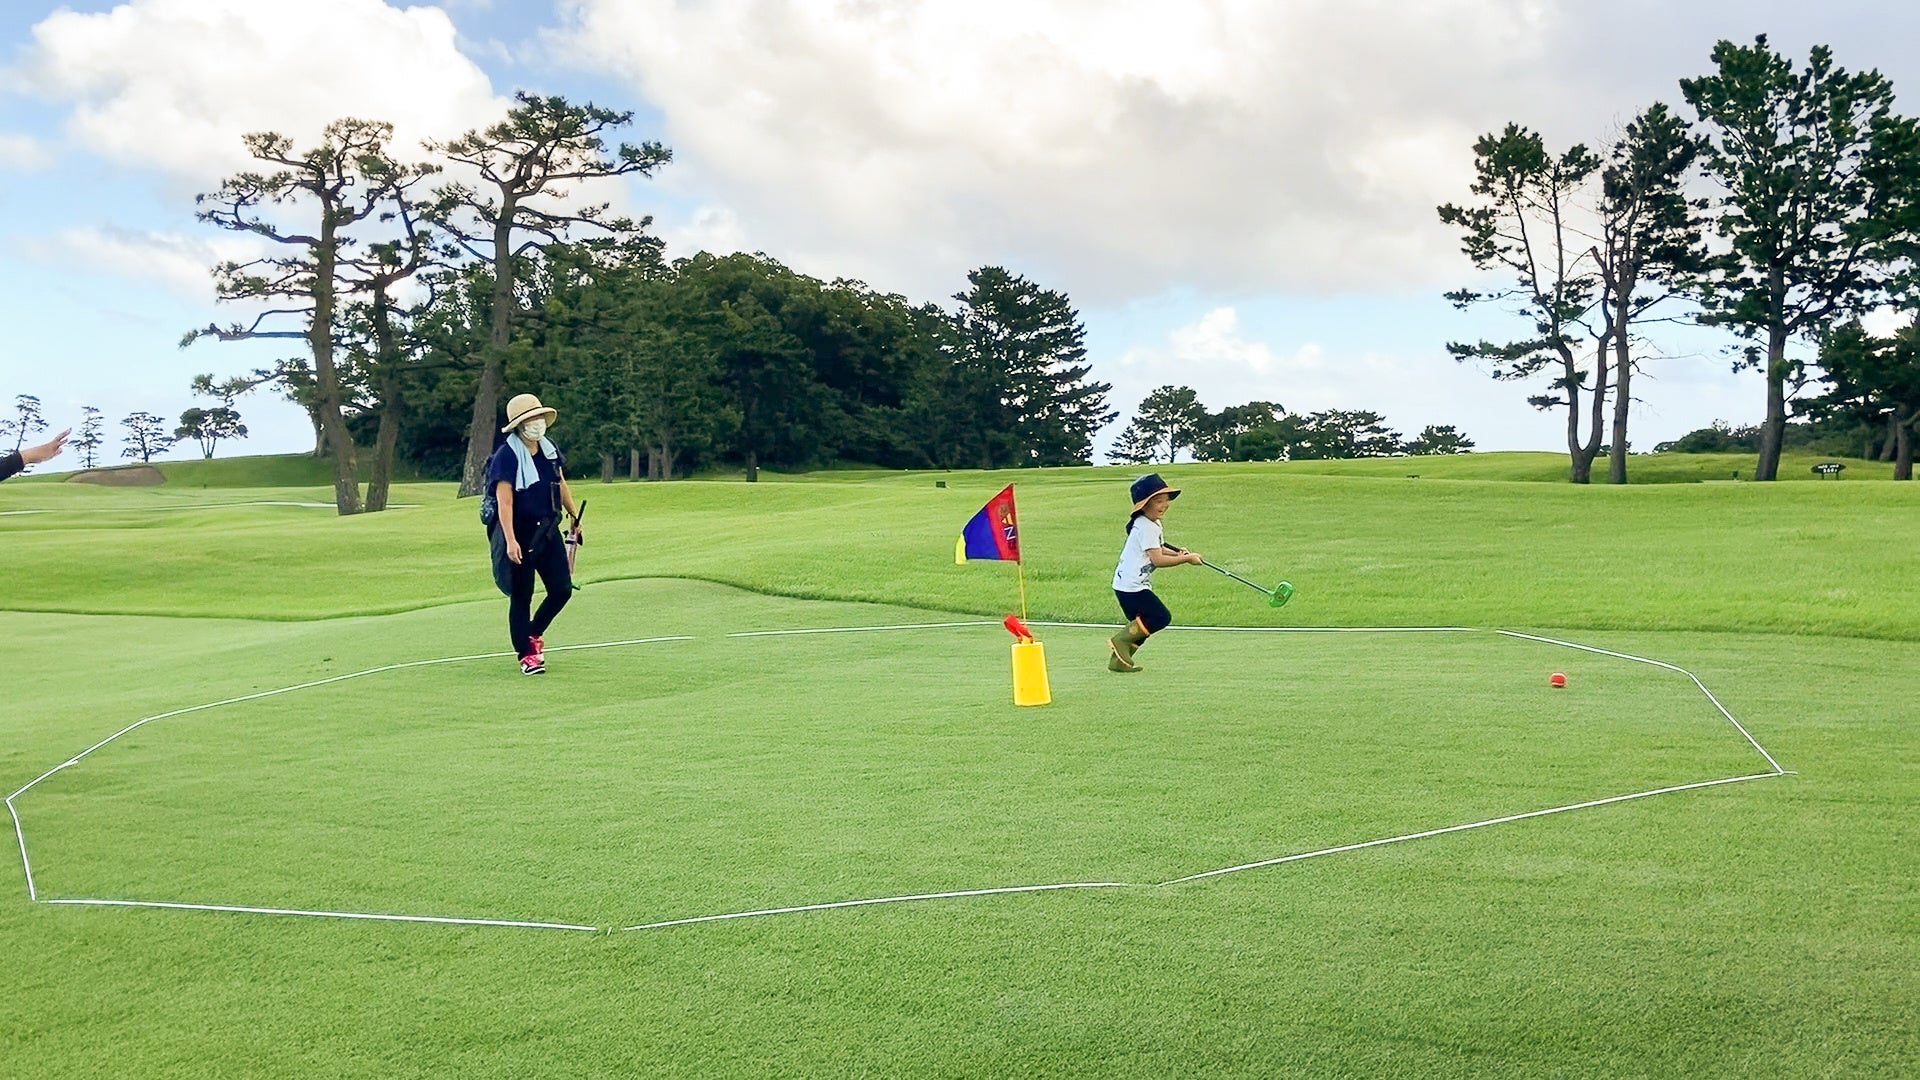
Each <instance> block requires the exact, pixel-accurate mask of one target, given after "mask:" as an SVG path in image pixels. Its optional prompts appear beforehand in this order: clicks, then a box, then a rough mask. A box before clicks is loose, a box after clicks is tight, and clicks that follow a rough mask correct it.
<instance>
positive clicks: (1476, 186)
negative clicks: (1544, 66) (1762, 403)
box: [1439, 35, 1920, 483]
mask: <svg viewBox="0 0 1920 1080" xmlns="http://www.w3.org/2000/svg"><path fill="white" fill-rule="evenodd" d="M1712 60H1713V63H1714V66H1715V69H1714V70H1713V71H1712V72H1710V73H1708V74H1706V75H1703V76H1700V77H1698V78H1692V79H1682V80H1680V84H1679V89H1680V93H1681V96H1682V97H1683V98H1684V99H1685V101H1686V103H1687V105H1688V106H1689V107H1691V109H1692V110H1693V113H1694V117H1693V119H1692V121H1689V120H1687V119H1685V118H1683V117H1681V116H1679V115H1677V114H1676V113H1674V112H1673V111H1672V110H1671V109H1669V107H1668V106H1667V105H1666V104H1664V103H1658V102H1656V103H1655V104H1653V105H1651V106H1649V107H1648V108H1647V109H1646V110H1644V111H1643V112H1641V113H1640V114H1639V115H1638V116H1636V117H1635V118H1634V119H1633V120H1632V121H1630V122H1629V123H1627V124H1626V125H1625V126H1624V128H1622V130H1621V131H1619V132H1618V133H1617V134H1615V135H1613V136H1611V137H1609V138H1608V139H1607V140H1606V141H1605V143H1604V144H1603V145H1601V146H1600V147H1599V148H1598V149H1593V148H1589V147H1588V146H1586V145H1585V144H1575V145H1573V146H1570V147H1568V148H1566V149H1564V150H1556V149H1554V148H1552V147H1550V146H1549V145H1548V144H1547V141H1546V140H1545V138H1544V137H1542V136H1541V135H1540V134H1539V133H1537V132H1534V131H1532V130H1530V129H1528V128H1527V127H1525V126H1523V125H1521V124H1518V123H1510V124H1508V125H1507V126H1506V127H1505V129H1504V130H1502V131H1500V132H1497V133H1490V134H1487V135H1484V136H1482V137H1481V138H1480V139H1479V140H1478V141H1477V142H1476V143H1475V144H1474V160H1475V179H1474V182H1473V184H1472V188H1471V194H1472V196H1473V198H1472V199H1471V200H1470V201H1468V202H1465V203H1462V204H1453V203H1448V204H1446V205H1443V206H1441V207H1439V216H1440V220H1441V221H1442V222H1443V223H1445V224H1447V225H1451V226H1454V227H1457V228H1458V229H1459V230H1460V237H1461V250H1462V251H1463V252H1464V253H1465V254H1466V256H1467V257H1468V259H1469V260H1470V261H1471V262H1472V264H1473V265H1474V266H1475V267H1476V268H1478V269H1480V270H1482V271H1486V272H1488V274H1487V277H1486V279H1485V280H1487V281H1489V282H1492V284H1486V285H1477V286H1474V287H1469V288H1463V289H1459V290H1456V291H1454V292H1450V293H1448V294H1447V296H1448V299H1450V300H1452V301H1453V302H1454V303H1455V304H1456V305H1457V306H1459V307H1461V308H1467V307H1471V306H1473V305H1477V304H1497V305H1500V306H1502V307H1504V308H1506V309H1507V310H1509V311H1511V312H1512V313H1513V314H1515V315H1516V316H1518V317H1519V319H1520V320H1521V322H1522V324H1523V325H1524V326H1525V330H1524V332H1523V333H1521V334H1520V335H1518V336H1516V337H1514V338H1513V339H1511V340H1505V341H1485V340H1483V341H1478V342H1454V343H1450V344H1449V345H1448V346H1447V349H1448V351H1449V352H1450V353H1451V354H1452V355H1453V356H1454V357H1455V358H1456V359H1458V360H1462V361H1471V362H1476V363H1480V364H1483V365H1485V367H1486V368H1487V370H1488V372H1489V374H1491V375H1492V377H1493V378H1495V379H1501V380H1516V381H1523V380H1524V381H1535V382H1537V381H1538V380H1539V379H1541V378H1544V379H1545V382H1546V391H1545V392H1543V393H1534V394H1532V395H1530V396H1529V398H1528V401H1529V402H1530V403H1532V404H1533V405H1534V406H1536V407H1538V408H1541V409H1548V410H1559V411H1560V412H1561V413H1562V414H1563V415H1564V417H1565V420H1566V439H1567V453H1568V457H1569V460H1570V463H1571V469H1570V475H1571V478H1572V479H1573V480H1574V482H1576V483H1585V482H1587V481H1588V480H1589V478H1590V475H1591V470H1592V465H1593V462H1594V459H1595V458H1596V456H1597V455H1598V454H1599V453H1600V452H1601V450H1602V447H1603V446H1605V447H1607V448H1608V450H1609V456H1608V466H1607V475H1608V479H1609V480H1610V481H1611V482H1613V483H1624V482H1626V478H1627V476H1626V465H1627V462H1626V450H1627V445H1628V443H1627V419H1628V417H1627V413H1628V406H1629V403H1630V402H1631V400H1632V393H1633V391H1632V386H1633V382H1632V377H1633V375H1634V374H1635V373H1636V372H1637V371H1639V370H1640V369H1641V368H1642V366H1643V365H1644V364H1645V363H1646V361H1647V358H1646V356H1645V351H1644V349H1643V346H1644V344H1645V339H1644V330H1645V329H1646V327H1647V326H1648V325H1649V324H1651V323H1653V322H1657V321H1665V320H1674V319H1680V320H1685V321H1690V322H1693V323H1695V324H1697V325H1700V326H1706V327H1719V328H1724V329H1725V330H1728V331H1731V332H1732V333H1733V334H1734V335H1735V337H1736V338H1737V339H1738V342H1739V344H1738V345H1737V346H1736V347H1735V349H1734V350H1733V353H1734V357H1735V358H1734V361H1733V366H1734V369H1735V370H1736V371H1738V370H1745V369H1757V370H1759V371H1760V372H1762V373H1763V375H1764V382H1765V389H1766V412H1765V419H1764V421H1763V422H1762V423H1761V424H1760V425H1759V431H1758V440H1757V449H1756V452H1757V454H1758V462H1757V466H1756V468H1755V471H1754V478H1755V479H1758V480H1772V479H1774V478H1775V477H1776V475H1777V473H1778V469H1779V458H1780V451H1781V448H1782V445H1783V442H1784V438H1785V434H1786V429H1787V423H1788V408H1787V407H1788V403H1789V398H1790V396H1791V395H1793V394H1797V393H1800V392H1801V391H1806V393H1805V394H1804V396H1802V397H1801V399H1800V401H1799V402H1798V411H1800V412H1803V413H1806V414H1809V415H1813V416H1816V417H1817V416H1829V415H1842V416H1846V417H1848V418H1851V419H1854V420H1857V421H1861V422H1866V423H1871V424H1876V425H1879V426H1880V427H1881V428H1882V430H1884V431H1885V433H1886V437H1887V439H1888V441H1889V442H1891V443H1892V444H1893V453H1894V461H1895V476H1896V477H1897V478H1898V479H1903V480H1904V479H1910V478H1911V477H1912V468H1913V451H1912V437H1913V432H1914V426H1915V424H1916V421H1920V329H1916V326H1915V319H1914V316H1915V315H1916V314H1920V260H1916V258H1915V256H1916V252H1920V123H1916V121H1915V120H1913V119H1912V118H1909V117H1905V116H1901V115H1898V114H1896V113H1895V112H1894V111H1893V104H1894V94H1893V86H1892V84H1891V82H1889V81H1888V80H1887V79H1886V78H1885V77H1884V76H1882V75H1881V74H1880V73H1879V72H1877V71H1866V72H1860V73H1853V72H1848V71H1847V70H1845V69H1844V68H1841V67H1839V66H1838V65H1837V64H1836V63H1835V62H1834V58H1833V54H1832V50H1830V49H1828V48H1827V47H1825V46H1816V47H1814V48H1813V49H1812V51H1811V52H1810V54H1809V56H1808V58H1807V62H1806V64H1805V65H1804V66H1800V67H1796V65H1795V64H1794V63H1793V62H1792V61H1791V60H1790V59H1788V58H1787V57H1784V56H1782V55H1780V54H1779V53H1777V52H1775V51H1774V50H1773V48H1772V47H1771V46H1770V45H1769V44H1768V42H1767V39H1766V37H1765V35H1761V36H1759V37H1757V38H1755V39H1754V42H1753V44H1752V45H1739V44H1736V43H1734V42H1731V41H1721V42H1719V43H1718V44H1717V45H1716V46H1715V47H1714V50H1713V54H1712ZM1886 308H1892V309H1894V310H1895V311H1896V312H1897V313H1898V315H1899V316H1900V317H1901V320H1902V321H1903V323H1904V327H1903V328H1902V329H1900V330H1898V331H1896V332H1894V333H1893V334H1891V335H1889V336H1876V335H1874V334H1871V333H1869V332H1868V331H1867V330H1866V329H1864V327H1863V325H1862V318H1863V317H1864V316H1867V315H1869V314H1871V313H1873V312H1875V311H1877V310H1881V309H1886ZM1790 346H1797V348H1793V349H1792V350H1791V351H1790ZM1809 352H1811V353H1812V356H1811V357H1810V356H1808V353H1809Z"/></svg>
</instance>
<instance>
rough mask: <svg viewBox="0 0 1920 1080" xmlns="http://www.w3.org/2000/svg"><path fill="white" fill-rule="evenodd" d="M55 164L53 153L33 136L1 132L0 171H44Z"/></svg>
mask: <svg viewBox="0 0 1920 1080" xmlns="http://www.w3.org/2000/svg"><path fill="white" fill-rule="evenodd" d="M51 164H53V152H52V151H51V150H49V149H48V148H47V146H46V144H45V143H43V142H41V141H40V140H39V139H36V138H34V137H33V136H31V135H15V134H11V133H8V132H0V169H23V170H24V169H44V168H46V167H47V166H48V165H51Z"/></svg>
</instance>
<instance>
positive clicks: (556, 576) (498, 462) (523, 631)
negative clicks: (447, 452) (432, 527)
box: [486, 394, 579, 675]
mask: <svg viewBox="0 0 1920 1080" xmlns="http://www.w3.org/2000/svg"><path fill="white" fill-rule="evenodd" d="M558 415H559V414H558V413H556V412H554V411H553V410H552V409H549V408H547V407H546V406H544V405H541V404H540V399H539V398H537V397H535V396H533V395H532V394H520V395H518V396H516V397H515V398H514V399H513V400H512V401H509V402H507V426H506V427H503V428H501V429H500V430H501V431H503V432H506V433H507V441H506V442H504V443H502V444H501V445H500V448H499V449H498V450H495V451H494V452H493V457H492V458H491V459H489V460H488V461H487V479H486V485H487V490H488V491H489V492H491V493H492V495H493V498H494V500H495V502H496V503H497V507H498V509H497V512H496V515H495V518H494V523H493V529H492V537H491V540H492V545H493V558H494V577H495V580H496V581H499V582H500V584H501V585H502V586H503V591H505V592H506V593H507V597H508V602H507V630H508V632H509V633H510V634H511V635H512V636H513V654H514V655H515V656H517V657H519V658H520V673H521V674H522V675H541V674H545V673H546V670H547V661H546V656H545V651H546V645H545V642H543V641H542V640H541V637H542V636H543V635H545V634H546V632H547V627H548V626H549V625H551V624H552V623H553V617H554V616H555V615H558V614H560V609H561V608H563V607H566V606H567V600H568V598H569V597H571V596H572V595H573V575H572V574H571V573H570V572H569V571H568V569H567V545H566V541H565V539H564V538H563V537H562V536H561V532H560V511H561V510H562V509H563V508H564V509H565V510H566V512H567V513H568V514H570V515H573V516H574V518H575V528H576V529H578V527H579V522H578V518H579V514H578V512H577V511H576V510H575V508H574V502H573V492H572V491H571V490H570V489H568V487H567V476H566V471H565V470H566V464H567V459H566V457H565V456H564V455H562V454H561V453H560V451H559V450H558V449H556V448H555V447H554V445H553V442H552V441H551V440H549V439H548V438H547V425H549V424H551V423H552V422H553V421H554V419H555V418H556V417H557V416H558ZM536 574H538V575H539V577H540V582H541V584H543V585H545V586H546V589H547V596H546V599H545V600H542V601H541V602H540V610H539V611H535V612H533V613H532V614H531V615H529V614H528V611H529V609H530V608H532V607H533V579H534V575H536Z"/></svg>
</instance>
